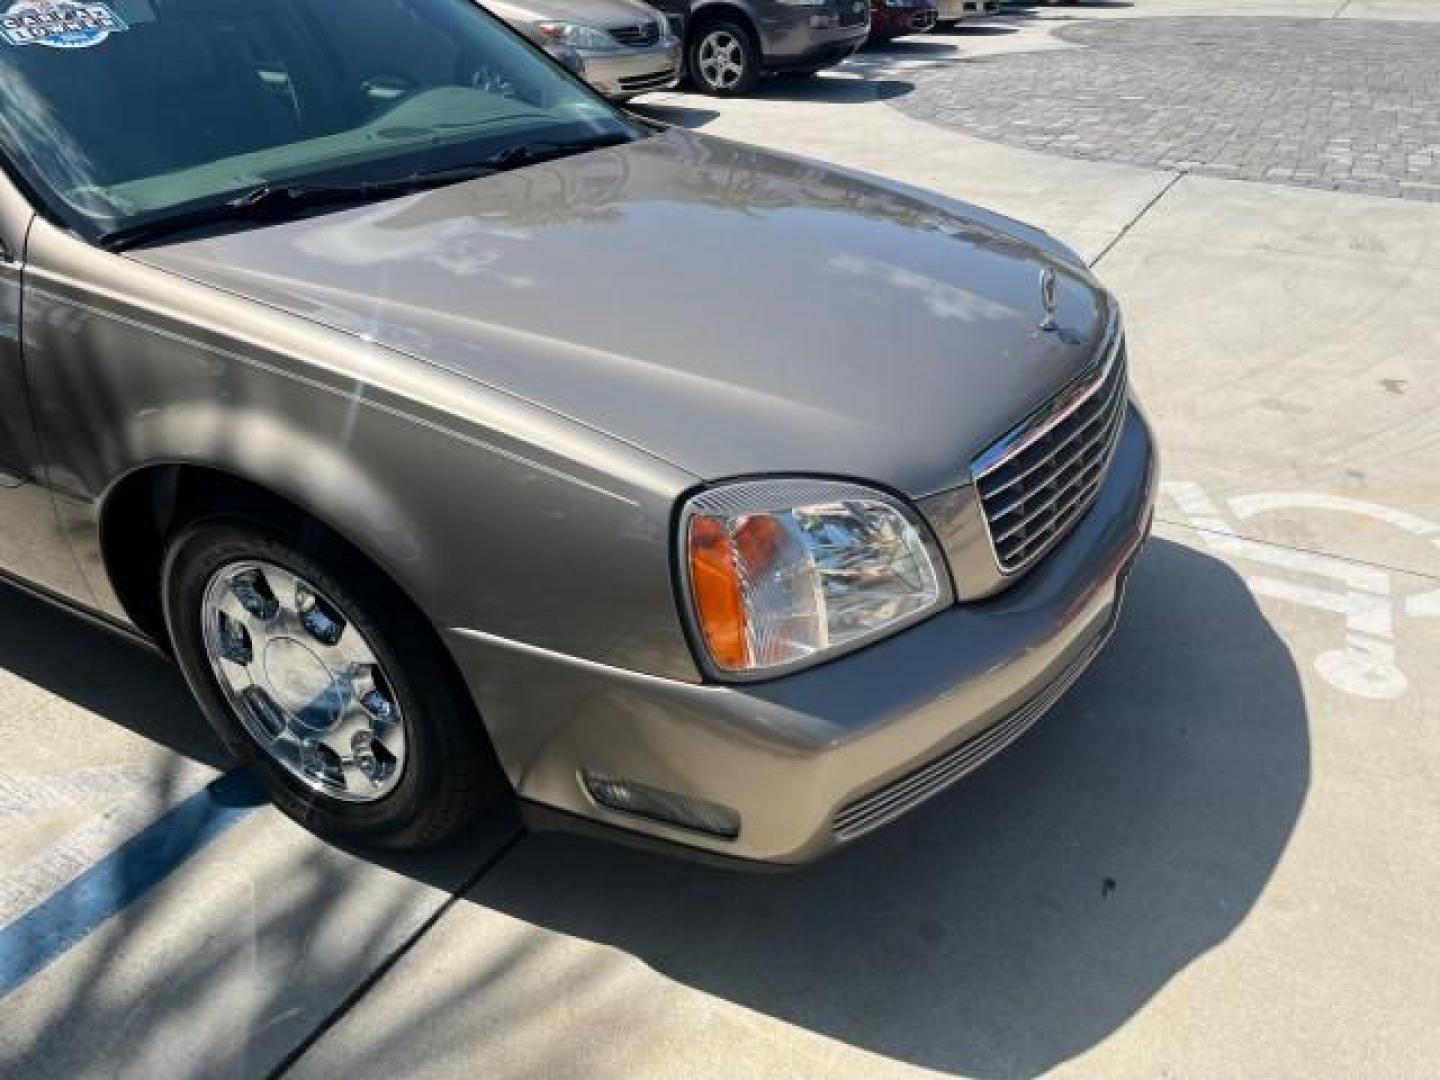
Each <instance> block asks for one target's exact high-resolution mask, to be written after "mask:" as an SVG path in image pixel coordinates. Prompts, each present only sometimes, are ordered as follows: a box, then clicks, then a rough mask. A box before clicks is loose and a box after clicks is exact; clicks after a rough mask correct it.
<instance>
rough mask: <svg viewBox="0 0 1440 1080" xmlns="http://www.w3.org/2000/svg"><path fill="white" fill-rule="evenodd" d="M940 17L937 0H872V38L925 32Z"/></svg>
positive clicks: (876, 39)
mask: <svg viewBox="0 0 1440 1080" xmlns="http://www.w3.org/2000/svg"><path fill="white" fill-rule="evenodd" d="M939 18H940V9H939V8H938V7H937V6H936V0H870V40H871V41H890V40H893V39H894V38H897V37H903V36H905V35H906V34H924V33H926V32H928V31H929V30H931V29H933V28H934V26H935V23H936V22H937V21H938V20H939Z"/></svg>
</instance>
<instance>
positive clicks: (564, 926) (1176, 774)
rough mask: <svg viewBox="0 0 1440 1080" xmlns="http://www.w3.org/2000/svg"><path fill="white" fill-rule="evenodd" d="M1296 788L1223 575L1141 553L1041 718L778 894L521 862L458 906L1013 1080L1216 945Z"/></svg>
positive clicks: (523, 851) (588, 866) (1279, 646)
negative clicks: (1112, 614)
mask: <svg viewBox="0 0 1440 1080" xmlns="http://www.w3.org/2000/svg"><path fill="white" fill-rule="evenodd" d="M1309 775H1310V755H1309V739H1308V731H1307V722H1306V711H1305V701H1304V697H1303V695H1302V692H1301V686H1300V680H1299V676H1298V673H1297V671H1296V667H1295V664H1294V661H1293V659H1292V658H1291V655H1290V652H1289V650H1288V649H1287V648H1286V646H1285V644H1284V643H1283V642H1282V641H1281V640H1280V639H1279V638H1278V637H1277V636H1276V634H1275V632H1274V630H1272V628H1271V627H1270V625H1269V623H1268V622H1267V621H1266V619H1265V617H1264V616H1263V615H1262V613H1261V612H1260V611H1259V609H1258V608H1257V607H1256V604H1255V602H1254V600H1253V598H1252V596H1251V594H1250V592H1249V590H1248V589H1247V588H1246V586H1245V585H1244V583H1243V582H1242V581H1241V579H1240V578H1239V577H1238V576H1237V575H1236V574H1235V573H1234V572H1233V571H1231V570H1230V569H1229V568H1227V567H1226V566H1224V565H1223V564H1222V563H1220V562H1217V561H1216V560H1214V559H1211V558H1209V557H1207V556H1204V555H1201V554H1198V553H1196V552H1194V551H1192V550H1190V549H1187V548H1185V547H1182V546H1180V545H1177V544H1173V543H1169V542H1166V541H1163V540H1156V541H1155V542H1153V543H1152V545H1151V546H1150V548H1149V550H1148V551H1147V553H1146V555H1145V557H1144V558H1143V559H1142V561H1141V563H1140V564H1139V565H1138V567H1137V569H1136V571H1135V574H1134V577H1133V580H1132V584H1131V589H1130V599H1129V603H1128V607H1127V611H1126V614H1125V617H1124V619H1123V620H1122V623H1121V626H1120V628H1119V630H1118V631H1117V633H1116V636H1115V639H1114V641H1113V642H1112V644H1111V646H1110V648H1109V649H1108V650H1107V651H1106V653H1105V654H1104V655H1103V656H1102V657H1101V658H1100V659H1099V660H1098V661H1097V662H1096V664H1095V666H1094V667H1093V668H1092V670H1091V671H1090V672H1089V673H1088V674H1087V675H1086V677H1085V678H1084V679H1083V680H1082V681H1081V683H1080V684H1078V685H1077V686H1076V687H1075V688H1074V689H1073V690H1072V691H1071V693H1070V694H1069V695H1068V696H1067V697H1066V698H1065V699H1064V700H1063V701H1062V702H1061V703H1060V705H1058V706H1057V707H1056V708H1055V709H1054V711H1053V712H1052V714H1051V715H1050V716H1049V717H1047V719H1046V720H1045V721H1044V722H1042V723H1041V724H1040V725H1039V726H1038V727H1037V728H1036V730H1035V731H1033V732H1032V733H1031V734H1030V735H1028V736H1027V737H1026V738H1025V739H1024V740H1022V741H1021V742H1020V743H1019V744H1017V745H1016V746H1015V747H1014V748H1012V749H1011V750H1010V751H1008V752H1007V753H1006V754H1005V755H1003V756H1002V757H1001V758H1000V759H998V760H997V761H995V762H993V763H991V764H990V765H988V766H987V767H986V768H984V769H982V770H980V771H979V772H978V773H977V774H975V775H974V776H972V777H970V778H969V779H968V780H966V781H965V782H963V783H961V784H959V785H957V786H956V787H955V788H954V789H952V790H951V791H950V792H948V793H946V794H945V795H943V796H941V797H939V798H937V799H935V800H934V801H932V802H931V803H929V804H927V805H926V806H925V807H923V808H921V809H920V810H918V811H916V812H915V813H914V814H912V815H910V816H909V817H908V818H905V819H902V820H901V821H900V822H898V823H896V824H895V825H893V826H891V827H890V828H888V829H886V830H884V831H882V832H881V833H878V834H876V835H875V836H873V837H870V838H868V839H867V840H865V841H862V842H860V843H859V844H857V845H856V846H855V847H853V848H852V849H849V850H847V851H844V852H842V853H841V854H839V855H837V856H835V857H833V858H832V859H830V860H829V861H826V862H822V863H821V864H819V865H816V866H813V867H810V868H806V869H802V870H800V871H798V872H796V873H793V874H788V875H781V876H778V877H777V876H774V875H753V874H743V873H732V872H725V871H721V870H716V869H712V868H708V867H704V866H699V865H694V864H690V863H686V862H681V861H678V860H675V859H668V858H663V857H659V856H655V855H649V854H645V853H641V852H636V851H631V850H621V849H619V848H616V847H612V846H605V845H601V844H597V843H594V842H590V841H586V840H581V839H577V838H571V837H565V836H553V835H552V836H540V837H536V838H532V839H530V840H527V842H526V843H524V844H522V845H520V846H519V847H518V848H517V849H516V850H515V851H514V852H513V853H512V854H511V855H510V857H509V858H507V860H506V861H505V862H504V863H503V864H502V865H501V866H500V867H499V868H498V870H497V871H496V872H495V873H493V874H491V875H490V876H488V877H487V878H485V879H484V880H483V881H482V882H481V883H480V884H479V886H478V887H477V888H476V889H475V890H473V892H472V893H471V894H470V900H471V902H473V903H475V904H480V905H484V906H485V907H487V908H490V909H494V910H498V911H501V912H504V913H506V914H509V915H511V916H514V917H516V918H519V919H523V920H525V921H527V922H529V923H532V924H536V925H539V926H543V927H548V928H551V929H553V930H556V931H560V932H562V933H564V934H568V935H573V936H576V937H580V938H584V939H588V940H591V941H595V942H600V943H603V944H605V945H608V946H613V947H614V948H617V949H621V950H623V951H625V952H627V953H629V954H631V955H633V956H635V957H637V958H639V959H640V960H641V961H643V962H644V963H646V964H648V965H650V966H652V967H653V968H654V969H656V970H657V971H658V972H660V973H661V974H663V975H664V976H666V977H668V978H670V979H674V980H677V981H679V982H681V983H684V984H686V985H688V986H691V987H694V988H696V989H699V990H702V991H704V992H705V993H707V994H711V995H715V996H718V997H721V998H724V999H726V1000H728V1001H731V1002H734V1003H737V1004H739V1005H742V1006H744V1007H745V1008H748V1009H751V1010H756V1011H759V1012H762V1013H765V1014H767V1015H770V1016H773V1017H777V1018H779V1019H781V1020H784V1021H786V1022H788V1023H791V1024H795V1025H798V1026H800V1027H803V1028H806V1029H809V1030H811V1031H815V1032H819V1033H822V1034H824V1035H827V1036H829V1037H831V1038H834V1039H838V1040H842V1041H844V1042H845V1043H848V1044H851V1045H853V1046H856V1047H860V1048H863V1049H865V1050H868V1051H872V1052H874V1053H878V1054H883V1055H885V1056H887V1057H890V1058H893V1059H897V1060H900V1061H904V1062H909V1063H913V1064H918V1065H923V1066H927V1067H930V1068H935V1069H941V1070H946V1071H951V1072H958V1073H962V1074H965V1075H981V1076H996V1075H1003V1076H1018V1075H1026V1076H1028V1075H1034V1074H1036V1073H1039V1072H1043V1071H1045V1070H1046V1069H1049V1068H1050V1067H1052V1066H1054V1065H1056V1064H1057V1063H1059V1062H1062V1061H1065V1060H1068V1059H1070V1058H1071V1057H1073V1056H1075V1055H1076V1054H1079V1053H1081V1052H1083V1051H1085V1050H1087V1049H1089V1048H1090V1047H1093V1046H1095V1045H1096V1044H1097V1043H1099V1042H1100V1041H1101V1040H1103V1039H1104V1038H1106V1037H1107V1036H1108V1035H1109V1034H1111V1033H1112V1032H1114V1031H1115V1030H1116V1029H1117V1028H1118V1027H1119V1026H1120V1025H1121V1024H1123V1023H1124V1022H1125V1021H1126V1019H1127V1018H1129V1017H1130V1016H1132V1015H1133V1014H1134V1013H1135V1012H1136V1011H1137V1010H1139V1009H1140V1008H1141V1007H1142V1006H1143V1005H1144V1004H1145V1003H1146V1002H1147V1001H1148V1000H1149V999H1150V998H1151V997H1152V996H1153V995H1154V994H1156V993H1157V992H1158V991H1159V990H1160V989H1161V988H1162V987H1163V986H1164V985H1165V984H1166V983H1167V982H1168V981H1169V980H1170V979H1172V978H1173V977H1174V976H1175V975H1176V974H1178V973H1179V972H1180V971H1182V970H1183V969H1184V968H1185V967H1186V966H1187V965H1189V964H1191V963H1192V962H1193V961H1195V960H1196V959H1197V958H1198V957H1200V956H1202V955H1203V954H1204V953H1206V952H1207V951H1208V950H1210V949H1212V948H1214V947H1215V946H1216V945H1218V944H1219V943H1220V942H1222V941H1224V940H1225V938H1226V937H1227V936H1228V935H1230V934H1231V933H1232V932H1233V931H1234V930H1235V929H1236V927H1237V926H1238V925H1239V924H1240V923H1241V922H1242V921H1243V920H1244V919H1245V917H1246V914H1247V913H1248V912H1249V911H1250V909H1251V907H1252V906H1253V905H1254V903H1255V902H1256V900H1257V898H1258V897H1259V896H1260V894H1261V892H1262V890H1263V889H1264V887H1265V884H1266V882H1267V880H1268V879H1269V877H1270V875H1271V873H1272V872H1273V870H1274V868H1275V865H1276V862H1277V861H1278V859H1279V857H1280V855H1281V853H1282V852H1283V851H1284V849H1285V846H1286V843H1287V841H1288V839H1289V837H1290V835H1291V832H1292V830H1293V829H1294V827H1295V823H1296V820H1297V817H1298V815H1299V812H1300V808H1301V805H1302V803H1303V801H1304V798H1305V793H1306V790H1307V788H1308V785H1309Z"/></svg>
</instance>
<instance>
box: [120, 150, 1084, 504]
mask: <svg viewBox="0 0 1440 1080" xmlns="http://www.w3.org/2000/svg"><path fill="white" fill-rule="evenodd" d="M128 257H129V258H132V259H136V260H139V261H142V262H144V263H147V264H150V265H152V266H156V267H159V268H163V269H165V270H168V271H170V272H172V273H176V274H180V275H183V276H185V277H188V278H190V279H193V280H197V281H201V282H204V283H207V284H209V285H211V286H213V287H216V288H220V289H224V290H227V291H229V292H232V293H236V294H239V295H242V296H245V297H248V298H251V299H253V300H255V301H258V302H261V303H264V304H268V305H272V306H275V307H278V308H282V309H285V310H287V311H289V312H291V313H293V314H294V315H297V316H300V317H303V318H305V319H309V320H313V321H315V322H317V323H321V324H324V325H326V326H329V327H332V328H335V329H339V330H342V331H345V332H349V333H352V334H354V335H356V336H357V337H363V338H364V339H365V340H367V341H374V342H379V343H381V344H383V345H386V346H388V347H390V348H392V349H394V350H397V351H399V352H402V353H405V354H408V355H409V356H411V357H414V358H415V359H416V360H417V361H423V362H426V363H429V364H434V365H437V366H439V367H441V368H444V369H446V370H448V371H451V372H454V373H457V374H460V375H463V376H465V377H467V378H469V379H472V380H475V381H477V382H480V383H483V384H485V385H487V386H490V387H494V388H497V389H499V390H502V391H504V392H506V393H508V394H510V395H512V396H515V397H519V398H523V399H525V400H527V401H529V402H532V403H534V404H538V405H540V406H543V407H544V408H546V409H548V410H550V411H552V412H554V413H558V414H562V415H563V416H565V417H568V418H570V419H572V420H574V421H578V422H580V423H582V424H585V425H587V426H589V427H592V428H594V429H597V430H600V431H603V432H605V433H607V434H608V435H610V436H612V437H614V438H616V439H620V440H623V441H625V442H627V443H630V444H632V445H634V446H637V447H639V448H641V449H643V450H645V451H647V452H648V453H650V454H652V455H654V456H656V457H659V458H663V459H664V460H666V461H668V462H670V463H671V464H673V465H675V466H678V467H679V468H681V469H684V470H686V471H688V472H690V473H692V474H694V475H695V476H697V477H700V478H705V479H716V478H721V477H728V476H739V475H746V474H755V473H770V472H788V473H820V474H826V475H833V476H846V477H854V478H860V479H868V480H871V481H875V482H879V483H883V484H886V485H889V486H890V487H893V488H895V489H897V490H899V491H903V492H905V493H907V494H910V495H912V496H917V497H918V496H921V495H927V494H931V493H934V492H936V491H941V490H945V489H947V488H950V487H953V486H956V485H959V484H961V483H965V482H967V481H968V479H969V462H970V460H971V459H972V458H973V457H974V456H975V455H976V454H977V453H978V452H979V451H981V450H982V449H984V448H985V447H986V446H988V445H989V444H990V443H991V442H993V441H994V440H995V439H996V438H997V437H999V436H1000V435H1002V434H1004V433H1005V432H1006V431H1008V430H1009V429H1010V428H1011V427H1013V426H1014V425H1015V424H1016V423H1017V422H1019V421H1020V420H1022V419H1023V418H1024V417H1026V416H1027V415H1028V414H1029V413H1030V412H1032V411H1033V410H1034V409H1036V408H1037V407H1038V406H1040V405H1041V404H1043V403H1044V402H1045V401H1046V400H1047V399H1049V398H1050V397H1051V396H1053V395H1054V394H1055V393H1056V392H1057V391H1058V390H1060V389H1061V388H1062V387H1063V386H1064V385H1065V384H1066V383H1068V382H1069V381H1071V380H1072V379H1073V378H1074V377H1075V376H1076V375H1078V374H1079V373H1080V372H1082V371H1083V370H1084V368H1085V367H1086V366H1088V364H1089V363H1090V362H1091V361H1092V359H1093V357H1094V355H1095V351H1096V349H1097V347H1098V344H1099V342H1100V339H1101V338H1102V337H1103V335H1104V333H1105V328H1106V324H1107V321H1108V319H1109V318H1110V306H1111V302H1110V300H1109V298H1108V296H1107V294H1106V293H1105V292H1104V291H1103V290H1102V289H1101V288H1100V287H1099V286H1098V285H1097V284H1096V283H1095V281H1094V279H1093V278H1091V277H1090V275H1089V273H1088V271H1087V270H1085V268H1084V266H1083V264H1081V263H1080V262H1079V261H1078V259H1076V258H1075V257H1074V256H1073V255H1070V254H1069V253H1068V251H1067V249H1065V248H1063V247H1061V246H1060V245H1058V244H1057V243H1055V242H1054V241H1053V240H1051V239H1050V238H1049V237H1047V236H1045V234H1043V233H1040V232H1038V231H1037V230H1033V229H1029V228H1028V227H1026V226H1022V225H1019V224H1018V223H1016V222H1013V221H1010V220H1009V219H1006V218H1002V217H999V216H998V215H993V214H990V213H987V212H985V211H982V210H979V209H977V208H974V207H969V206H965V205H963V204H959V203H955V202H951V201H949V200H945V199H942V198H940V197H939V196H932V195H925V194H922V193H919V192H916V191H913V190H910V189H907V188H903V187H901V186H899V185H894V184H889V183H885V182H882V181H878V180H874V179H870V178H864V177H861V176H857V175H856V174H853V173H849V172H846V171H842V170H838V169H835V168H832V167H829V166H823V165H819V164H816V163H813V162H808V161H803V160H799V159H794V158H789V157H786V156H782V155H777V154H773V153H768V152H764V151H760V150H756V149H754V148H751V147H746V146H742V145H738V144H734V143H729V142H725V141H722V140H717V139H712V138H707V137H702V136H699V135H696V134H694V133H692V132H686V131H680V130H674V129H672V130H670V131H667V132H665V133H664V134H661V135H657V136H655V137H652V138H649V139H645V140H641V141H639V142H636V143H632V144H628V145H625V146H622V147H618V148H614V149H606V150H600V151H595V152H592V153H587V154H584V155H581V156H577V157H572V158H566V159H562V160H560V161H556V162H551V163H546V164H541V165H535V166H531V167H528V168H523V169H518V170H515V171H512V172H507V173H503V174H500V175H497V176H494V177H489V178H485V179H481V180H477V181H473V182H469V183H465V184H461V185H456V186H453V187H447V188H442V189H439V190H435V191H431V192H426V193H423V194H419V195H414V196H408V197H405V198H402V199H396V200H392V201H387V202H384V203H379V204H374V205H369V206H363V207H358V208H353V209H347V210H343V211H340V212H334V213H328V214H323V215H320V216H315V217H310V218H307V219H304V220H300V221H294V222H286V223H282V224H276V225H271V226H266V227H263V228H255V229H249V230H243V231H237V232H232V233H229V234H225V235H219V236H213V237H209V238H205V239H195V240H189V241H184V242H177V243H173V244H168V245H164V246H157V247H149V248H144V249H137V250H134V251H131V252H129V253H128ZM1047 269H1048V270H1051V271H1053V272H1054V274H1055V275H1056V289H1055V316H1056V317H1055V323H1056V324H1057V329H1053V330H1048V331H1047V330H1044V329H1042V328H1041V324H1042V322H1043V321H1044V315H1045V309H1044V306H1043V304H1042V288H1041V279H1042V275H1043V274H1044V271H1046V270H1047Z"/></svg>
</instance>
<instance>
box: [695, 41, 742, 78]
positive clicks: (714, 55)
mask: <svg viewBox="0 0 1440 1080" xmlns="http://www.w3.org/2000/svg"><path fill="white" fill-rule="evenodd" d="M698 55H699V62H700V73H701V74H702V75H704V77H705V81H706V82H707V83H709V84H710V85H711V86H713V87H715V88H716V89H717V90H729V89H730V88H731V87H733V86H735V85H736V84H737V83H739V82H740V80H741V79H742V78H744V76H745V50H744V47H743V46H742V45H741V43H740V40H739V38H737V37H736V36H735V35H734V34H732V33H731V32H730V31H729V30H722V29H716V30H712V31H710V33H708V34H706V35H705V37H704V38H702V39H701V41H700V49H699V53H698Z"/></svg>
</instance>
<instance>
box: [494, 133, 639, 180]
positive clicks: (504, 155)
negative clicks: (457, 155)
mask: <svg viewBox="0 0 1440 1080" xmlns="http://www.w3.org/2000/svg"><path fill="white" fill-rule="evenodd" d="M634 141H635V137H634V136H633V135H629V134H622V133H620V132H609V133H606V134H604V135H590V136H586V137H584V138H579V139H564V140H550V139H535V140H532V141H530V142H519V143H515V144H513V145H511V146H507V147H505V148H504V149H501V150H497V151H496V152H495V153H493V154H491V155H490V156H489V157H487V158H485V159H484V160H483V162H482V163H481V164H483V165H486V166H488V167H490V168H492V169H495V170H497V171H498V170H504V169H518V168H521V167H522V166H525V165H538V164H540V163H541V162H542V161H554V160H555V159H556V158H562V157H569V156H570V155H572V154H583V153H585V152H586V151H587V150H602V149H604V148H605V147H607V146H623V145H624V144H626V143H630V142H634Z"/></svg>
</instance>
